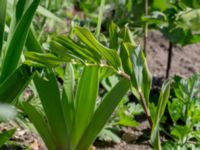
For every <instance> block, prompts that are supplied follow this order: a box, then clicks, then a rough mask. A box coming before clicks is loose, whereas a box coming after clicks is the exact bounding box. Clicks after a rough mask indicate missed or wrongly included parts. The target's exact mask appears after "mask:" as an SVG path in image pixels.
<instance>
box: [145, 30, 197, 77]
mask: <svg viewBox="0 0 200 150" xmlns="http://www.w3.org/2000/svg"><path fill="white" fill-rule="evenodd" d="M168 45H169V44H168V41H167V40H166V39H165V38H164V37H163V36H162V34H161V33H160V32H158V31H153V32H150V34H149V37H148V46H147V54H148V55H147V56H148V57H147V59H148V65H149V67H150V70H151V72H152V74H153V75H154V76H157V77H164V76H165V71H166V66H167V56H168ZM199 71H200V44H192V45H187V46H184V47H180V46H174V48H173V57H172V64H171V71H170V75H171V76H172V75H175V74H176V75H181V76H190V75H191V74H193V73H195V72H199Z"/></svg>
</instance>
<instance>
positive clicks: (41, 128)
mask: <svg viewBox="0 0 200 150" xmlns="http://www.w3.org/2000/svg"><path fill="white" fill-rule="evenodd" d="M22 108H23V111H24V112H25V113H26V114H27V115H28V117H29V119H30V121H31V122H32V123H33V124H34V126H35V128H36V129H37V131H38V132H39V134H40V136H41V137H42V139H43V140H44V143H45V144H46V146H47V147H48V149H49V150H56V147H55V146H56V145H55V141H54V140H53V136H54V135H53V134H52V132H51V129H50V127H49V124H48V122H47V121H46V118H45V116H44V115H43V114H42V113H40V112H39V111H37V109H36V108H35V107H33V106H32V105H31V104H29V103H27V102H23V103H22Z"/></svg>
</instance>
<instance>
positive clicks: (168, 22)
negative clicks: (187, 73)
mask: <svg viewBox="0 0 200 150" xmlns="http://www.w3.org/2000/svg"><path fill="white" fill-rule="evenodd" d="M166 3H167V2H164V1H162V2H161V3H159V4H157V5H156V7H157V10H156V11H155V10H153V11H152V12H151V15H150V16H149V18H146V19H147V22H148V21H149V24H151V26H153V28H156V29H159V30H160V31H161V32H162V33H163V35H164V37H165V38H166V39H168V40H169V47H168V61H167V69H166V78H168V77H169V72H170V69H171V60H172V55H173V47H174V45H177V44H179V45H181V46H185V45H189V44H194V43H198V42H200V35H199V27H198V20H199V12H200V11H199V9H192V8H190V7H189V6H188V5H186V4H187V3H186V4H185V3H184V1H178V0H177V1H171V2H168V3H167V5H166Z"/></svg>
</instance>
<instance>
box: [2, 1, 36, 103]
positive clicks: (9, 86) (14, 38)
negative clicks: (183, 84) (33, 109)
mask: <svg viewBox="0 0 200 150" xmlns="http://www.w3.org/2000/svg"><path fill="white" fill-rule="evenodd" d="M0 2H1V3H0V5H1V7H2V9H1V12H0V16H1V17H0V18H1V29H3V30H1V32H0V35H1V37H4V36H3V35H4V34H5V32H4V26H5V25H6V24H5V21H4V20H5V17H6V4H7V1H6V0H5V1H0ZM39 2H40V1H39V0H35V1H33V2H32V1H27V2H25V1H22V0H19V1H18V2H16V3H14V8H15V9H14V12H13V13H14V15H13V16H12V19H11V22H10V29H9V30H10V32H9V34H8V38H7V39H4V38H1V39H0V40H1V41H0V49H1V50H0V56H1V59H0V62H1V66H0V101H1V102H12V101H13V100H16V99H17V97H18V96H19V95H20V94H21V93H22V91H23V90H24V89H25V87H26V86H27V85H28V83H29V81H30V80H31V79H32V77H33V74H34V71H31V68H30V67H28V66H26V65H19V62H20V57H21V54H22V50H23V48H24V44H25V42H26V37H27V35H28V32H29V26H30V24H31V20H32V18H33V15H34V13H35V11H36V9H37V6H38V5H39ZM4 42H6V43H5V45H2V44H4ZM10 93H12V94H10Z"/></svg>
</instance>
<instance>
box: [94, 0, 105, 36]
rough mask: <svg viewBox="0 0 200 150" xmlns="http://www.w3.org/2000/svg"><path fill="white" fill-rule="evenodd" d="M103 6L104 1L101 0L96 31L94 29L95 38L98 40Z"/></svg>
mask: <svg viewBox="0 0 200 150" xmlns="http://www.w3.org/2000/svg"><path fill="white" fill-rule="evenodd" d="M104 5H105V0H101V5H100V8H99V15H98V23H97V29H96V37H97V38H99V35H100V31H101V23H102V18H103V9H104Z"/></svg>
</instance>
